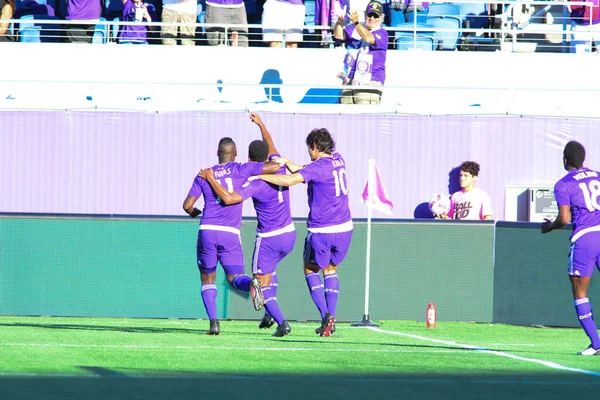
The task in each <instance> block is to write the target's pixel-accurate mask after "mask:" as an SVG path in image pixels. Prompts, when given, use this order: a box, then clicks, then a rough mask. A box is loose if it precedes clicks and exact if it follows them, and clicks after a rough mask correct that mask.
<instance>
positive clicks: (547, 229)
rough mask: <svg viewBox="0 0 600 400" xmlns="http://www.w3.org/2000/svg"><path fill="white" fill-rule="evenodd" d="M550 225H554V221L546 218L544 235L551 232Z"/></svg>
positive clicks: (543, 223)
mask: <svg viewBox="0 0 600 400" xmlns="http://www.w3.org/2000/svg"><path fill="white" fill-rule="evenodd" d="M550 225H552V221H551V220H549V219H548V218H544V222H542V226H541V228H542V233H548V232H550Z"/></svg>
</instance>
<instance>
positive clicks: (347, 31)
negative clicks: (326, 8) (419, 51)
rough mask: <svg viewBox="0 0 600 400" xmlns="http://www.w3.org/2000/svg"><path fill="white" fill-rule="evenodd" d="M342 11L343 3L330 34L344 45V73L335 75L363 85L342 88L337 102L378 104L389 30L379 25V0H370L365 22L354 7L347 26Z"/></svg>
mask: <svg viewBox="0 0 600 400" xmlns="http://www.w3.org/2000/svg"><path fill="white" fill-rule="evenodd" d="M345 13H346V7H344V8H343V9H341V10H340V9H339V8H336V16H337V22H336V24H335V27H334V31H333V35H334V37H335V39H336V41H338V42H342V43H344V44H345V45H346V49H347V54H346V57H345V58H344V73H342V74H339V75H338V77H339V78H341V79H342V83H343V84H344V85H352V86H362V87H361V88H357V89H344V90H342V92H341V95H340V103H342V104H379V103H380V101H381V94H382V91H381V87H382V86H383V84H384V82H385V60H386V56H387V48H388V33H387V31H386V30H384V29H383V28H382V27H381V24H382V23H383V6H382V4H381V3H380V2H378V1H371V2H370V3H369V4H368V5H367V8H366V11H365V13H366V20H365V23H364V25H363V24H361V23H360V22H359V20H358V15H359V14H358V11H356V10H353V11H351V12H350V14H349V18H350V22H351V23H350V24H348V25H347V26H346V23H345Z"/></svg>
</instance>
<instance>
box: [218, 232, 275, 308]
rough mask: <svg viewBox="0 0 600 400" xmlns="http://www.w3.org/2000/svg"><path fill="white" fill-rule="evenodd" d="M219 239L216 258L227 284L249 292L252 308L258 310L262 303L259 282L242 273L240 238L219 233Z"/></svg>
mask: <svg viewBox="0 0 600 400" xmlns="http://www.w3.org/2000/svg"><path fill="white" fill-rule="evenodd" d="M219 237H220V240H219V244H220V245H219V247H218V248H217V257H218V259H219V262H220V263H221V265H222V266H223V269H224V270H225V276H226V278H227V282H229V284H230V285H231V287H233V288H234V289H237V290H240V291H243V292H250V296H251V297H252V303H253V305H254V308H255V309H256V310H257V311H258V310H260V309H261V308H262V307H263V301H264V300H263V295H262V291H261V290H260V282H259V281H258V279H256V278H252V277H250V276H248V275H246V274H245V273H244V251H243V249H242V241H241V238H240V236H239V235H237V234H234V233H230V232H219Z"/></svg>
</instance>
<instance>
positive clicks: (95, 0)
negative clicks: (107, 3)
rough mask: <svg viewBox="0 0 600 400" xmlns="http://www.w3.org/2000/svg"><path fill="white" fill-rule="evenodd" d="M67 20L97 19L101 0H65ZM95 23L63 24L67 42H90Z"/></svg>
mask: <svg viewBox="0 0 600 400" xmlns="http://www.w3.org/2000/svg"><path fill="white" fill-rule="evenodd" d="M66 1H67V15H66V19H67V20H69V21H99V20H100V16H101V15H102V4H101V2H102V0H66ZM95 29H96V24H91V25H90V24H68V25H66V24H65V28H64V31H65V40H66V41H67V42H69V43H92V38H93V37H94V30H95Z"/></svg>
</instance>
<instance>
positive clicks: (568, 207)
mask: <svg viewBox="0 0 600 400" xmlns="http://www.w3.org/2000/svg"><path fill="white" fill-rule="evenodd" d="M563 156H564V157H563V163H564V166H565V169H566V170H567V171H568V172H567V175H565V176H564V177H563V178H562V179H561V180H559V181H558V182H557V183H556V185H554V197H555V198H556V202H557V203H558V217H557V218H556V219H555V220H554V221H550V220H546V221H544V222H543V223H542V227H541V228H542V233H548V232H550V231H552V230H554V229H560V228H562V227H564V226H565V225H567V224H568V223H569V222H572V223H573V233H572V234H571V247H570V251H569V275H570V279H571V285H572V288H573V297H574V299H575V310H576V311H577V317H578V319H579V323H580V324H581V327H582V328H583V330H584V331H585V333H586V335H588V337H589V338H590V340H591V344H590V346H589V347H588V348H586V349H585V350H582V351H580V352H579V353H578V354H580V355H583V356H599V355H600V338H599V337H598V329H597V327H596V322H595V321H594V315H593V313H592V306H591V304H590V302H589V300H588V286H589V284H590V279H591V277H592V274H593V273H594V266H595V267H596V268H600V179H599V178H598V174H599V173H598V172H597V171H592V170H591V169H588V168H585V167H584V166H583V162H584V161H585V149H584V147H583V146H582V145H581V144H580V143H579V142H576V141H570V142H569V143H567V145H566V146H565V149H564V152H563Z"/></svg>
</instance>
